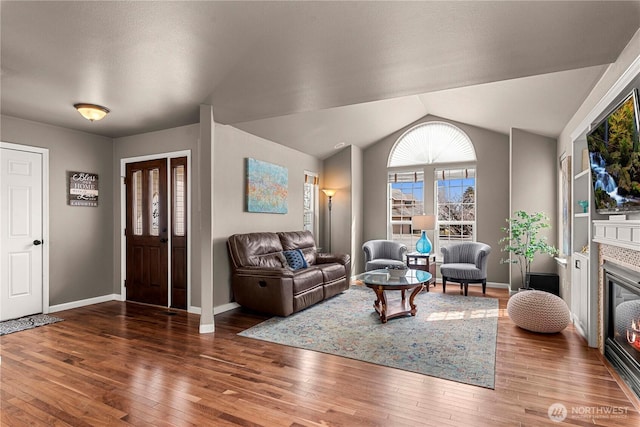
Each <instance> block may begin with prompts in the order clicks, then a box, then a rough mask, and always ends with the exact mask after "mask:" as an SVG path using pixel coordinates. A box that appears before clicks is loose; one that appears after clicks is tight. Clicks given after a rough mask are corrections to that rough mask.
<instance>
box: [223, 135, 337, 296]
mask: <svg viewBox="0 0 640 427" xmlns="http://www.w3.org/2000/svg"><path fill="white" fill-rule="evenodd" d="M214 140H215V146H214V153H213V156H214V167H213V170H214V190H213V194H214V197H215V206H214V212H213V215H214V221H213V270H214V275H213V278H214V279H213V283H214V289H213V290H214V295H213V301H214V304H215V306H216V307H218V306H220V305H223V304H226V303H228V302H230V301H232V295H231V286H230V268H229V256H228V253H227V247H226V242H227V238H228V237H229V236H230V235H232V234H236V233H250V232H256V231H293V230H302V215H303V204H302V200H303V198H302V195H303V184H304V171H305V170H306V171H309V172H317V173H318V174H319V175H322V174H320V172H321V171H322V161H320V160H319V159H317V158H315V157H313V156H310V155H308V154H304V153H302V152H300V151H296V150H293V149H291V148H288V147H285V146H283V145H279V144H276V143H275V142H272V141H268V140H266V139H262V138H259V137H257V136H254V135H251V134H249V133H246V132H244V131H241V130H239V129H237V128H234V127H231V126H225V125H221V124H216V125H215V136H214ZM247 157H251V158H254V159H257V160H262V161H265V162H269V163H274V164H277V165H281V166H284V167H286V168H287V169H288V170H289V193H288V197H287V199H288V213H287V214H284V215H282V214H268V213H249V212H245V159H246V158H247ZM321 188H322V187H321ZM339 196H340V195H339V194H338V197H339ZM319 197H320V199H321V200H322V198H323V197H324V194H323V193H320V195H319ZM322 206H323V205H322V204H320V209H322ZM324 206H325V209H326V205H324ZM321 229H322V227H321ZM316 243H317V244H321V243H319V242H316Z"/></svg>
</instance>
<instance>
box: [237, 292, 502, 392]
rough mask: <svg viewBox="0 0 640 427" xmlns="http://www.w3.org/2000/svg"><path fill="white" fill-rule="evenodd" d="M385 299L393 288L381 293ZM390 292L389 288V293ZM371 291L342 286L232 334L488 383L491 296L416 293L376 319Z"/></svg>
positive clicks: (494, 315) (493, 314)
mask: <svg viewBox="0 0 640 427" xmlns="http://www.w3.org/2000/svg"><path fill="white" fill-rule="evenodd" d="M387 294H388V297H387V298H388V299H389V298H390V297H391V298H392V297H394V296H397V297H398V298H399V296H400V292H387ZM394 294H395V295H394ZM374 300H375V294H374V292H373V291H372V290H371V289H369V288H366V287H363V286H352V287H351V288H350V289H349V290H347V291H345V292H343V293H342V294H340V295H337V296H335V297H333V298H331V299H329V300H327V301H324V302H322V303H319V304H316V305H314V306H312V307H309V308H307V309H306V310H303V311H301V312H299V313H296V314H293V315H291V316H289V317H272V318H271V319H268V320H266V321H264V322H262V323H260V324H258V325H256V326H254V327H252V328H249V329H247V330H244V331H242V332H240V333H239V334H238V335H241V336H244V337H249V338H255V339H259V340H263V341H269V342H273V343H278V344H284V345H288V346H292V347H299V348H304V349H307V350H314V351H319V352H323V353H329V354H334V355H338V356H344V357H348V358H351V359H357V360H362V361H365V362H370V363H375V364H378V365H384V366H389V367H392V368H398V369H403V370H406V371H411V372H417V373H420V374H424V375H429V376H433V377H438V378H444V379H447V380H452V381H457V382H461V383H465V384H472V385H476V386H481V387H486V388H494V378H495V358H496V356H495V355H496V339H497V331H498V313H499V310H498V300H497V299H495V298H485V297H473V296H466V297H465V296H462V295H451V294H441V293H428V292H421V293H420V294H419V295H418V296H417V297H416V299H415V302H416V305H417V307H418V312H417V314H416V316H415V317H411V316H407V317H400V318H395V319H391V320H389V321H388V322H387V323H386V324H383V323H381V322H380V318H379V316H378V314H377V313H376V312H375V311H374V309H373V302H374Z"/></svg>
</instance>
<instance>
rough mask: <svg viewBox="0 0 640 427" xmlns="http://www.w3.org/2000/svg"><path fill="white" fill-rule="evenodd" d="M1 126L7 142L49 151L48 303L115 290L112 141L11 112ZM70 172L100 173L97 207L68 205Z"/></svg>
mask: <svg viewBox="0 0 640 427" xmlns="http://www.w3.org/2000/svg"><path fill="white" fill-rule="evenodd" d="M79 120H82V119H80V118H79ZM0 129H1V133H0V139H1V140H2V141H3V142H12V143H15V144H22V145H30V146H33V147H42V148H48V149H49V209H50V210H49V242H45V245H46V244H48V245H49V305H58V304H63V303H67V302H72V301H79V300H84V299H88V298H93V297H99V296H104V295H110V294H112V293H113V265H114V260H113V251H112V244H111V242H112V241H113V234H114V230H113V219H112V215H113V211H112V207H113V206H112V200H113V184H112V182H113V169H112V166H111V165H112V151H113V144H112V142H111V139H110V138H104V137H100V136H96V135H91V134H88V133H83V132H77V131H72V130H69V129H64V128H60V127H56V126H50V125H46V124H42V123H37V122H32V121H28V120H22V119H17V118H14V117H8V116H2V117H1V125H0ZM68 171H81V172H91V173H97V174H98V176H99V192H100V193H99V205H98V207H77V206H69V205H67V191H68V183H67V172H68Z"/></svg>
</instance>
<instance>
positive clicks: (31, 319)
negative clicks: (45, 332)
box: [0, 314, 63, 335]
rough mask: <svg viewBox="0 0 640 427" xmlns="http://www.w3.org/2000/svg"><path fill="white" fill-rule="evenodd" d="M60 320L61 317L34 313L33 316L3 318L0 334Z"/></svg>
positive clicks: (0, 323) (0, 324)
mask: <svg viewBox="0 0 640 427" xmlns="http://www.w3.org/2000/svg"><path fill="white" fill-rule="evenodd" d="M62 320H63V319H60V318H58V317H54V316H49V315H48V314H34V315H33V316H26V317H21V318H19V319H14V320H5V321H4V322H0V335H7V334H12V333H14V332H20V331H24V330H26V329H33V328H37V327H38V326H44V325H49V324H51V323H56V322H61V321H62Z"/></svg>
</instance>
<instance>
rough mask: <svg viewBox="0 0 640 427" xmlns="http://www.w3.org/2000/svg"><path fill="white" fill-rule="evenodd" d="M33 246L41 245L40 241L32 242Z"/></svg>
mask: <svg viewBox="0 0 640 427" xmlns="http://www.w3.org/2000/svg"><path fill="white" fill-rule="evenodd" d="M33 244H34V245H36V246H38V245H41V244H42V240H34V241H33Z"/></svg>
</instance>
